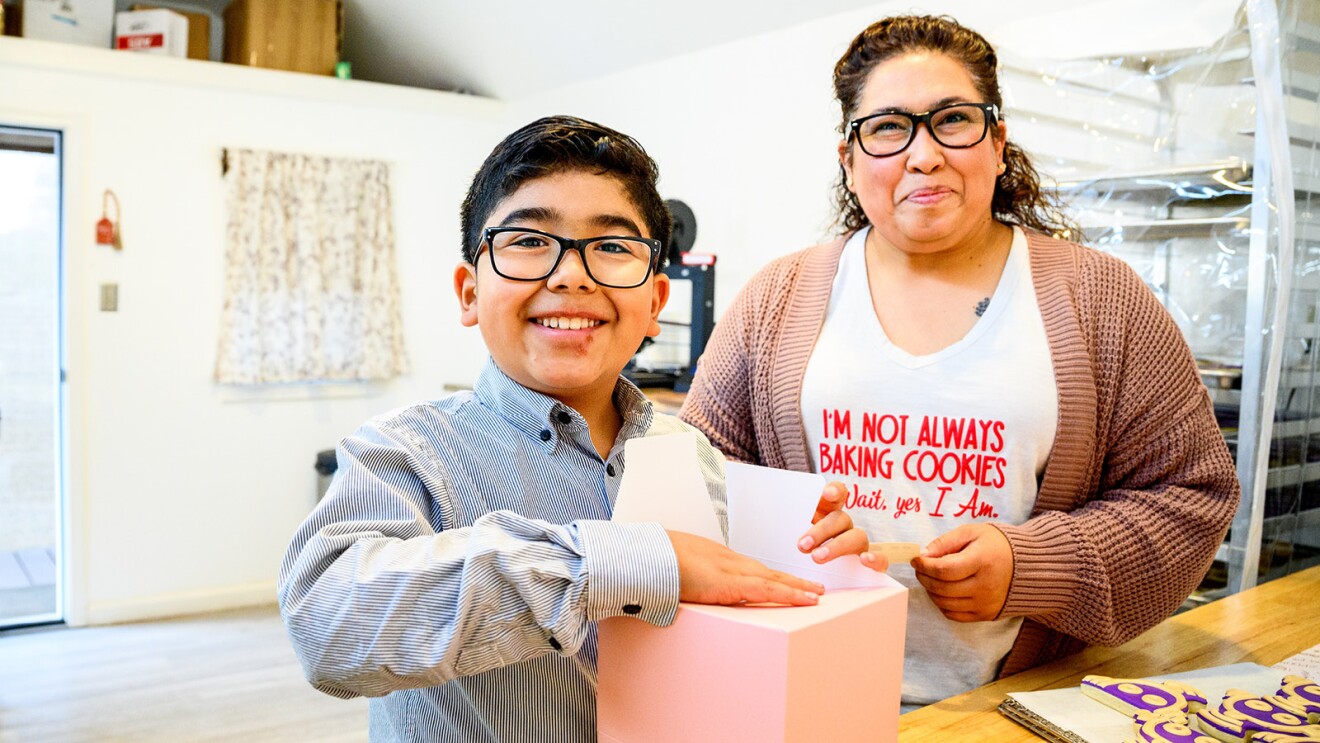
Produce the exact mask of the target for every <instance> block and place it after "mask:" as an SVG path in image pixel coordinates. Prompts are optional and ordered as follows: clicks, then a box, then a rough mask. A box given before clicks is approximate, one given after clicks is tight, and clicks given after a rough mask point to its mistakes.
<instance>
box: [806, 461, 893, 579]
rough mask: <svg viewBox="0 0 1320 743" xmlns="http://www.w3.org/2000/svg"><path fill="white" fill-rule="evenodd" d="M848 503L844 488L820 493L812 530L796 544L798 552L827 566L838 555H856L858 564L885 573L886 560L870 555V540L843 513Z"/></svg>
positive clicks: (833, 485) (833, 487) (839, 485)
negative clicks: (858, 558) (859, 561)
mask: <svg viewBox="0 0 1320 743" xmlns="http://www.w3.org/2000/svg"><path fill="white" fill-rule="evenodd" d="M847 502H848V487H847V486H846V485H844V484H843V483H841V482H832V483H830V484H828V485H826V486H825V490H823V491H822V492H821V496H820V502H818V503H817V504H816V513H815V514H814V515H813V516H812V517H811V523H812V527H811V528H810V529H807V533H806V534H803V535H802V538H801V539H799V540H798V543H797V547H798V550H800V551H801V552H804V553H810V554H811V559H812V560H815V561H816V562H818V563H824V562H829V561H830V560H833V559H834V558H836V557H839V556H841V555H860V556H861V557H860V559H861V561H862V564H863V565H865V566H866V567H868V568H871V569H872V570H875V571H877V572H881V573H883V572H884V571H886V570H888V569H889V560H888V558H886V557H885V556H884V555H883V554H882V553H880V552H872V551H871V549H870V548H871V540H870V537H868V536H867V534H866V532H865V531H862V530H861V529H858V528H856V527H854V526H853V522H852V517H851V516H849V515H848V514H846V513H844V511H843V507H844V505H845V504H846V503H847Z"/></svg>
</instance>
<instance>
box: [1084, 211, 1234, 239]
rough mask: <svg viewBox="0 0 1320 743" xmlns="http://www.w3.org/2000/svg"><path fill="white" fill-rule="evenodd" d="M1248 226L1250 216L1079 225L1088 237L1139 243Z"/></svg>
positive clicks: (1232, 230)
mask: <svg viewBox="0 0 1320 743" xmlns="http://www.w3.org/2000/svg"><path fill="white" fill-rule="evenodd" d="M1249 227H1251V219H1250V218H1249V217H1248V216H1246V215H1242V216H1236V217H1206V218H1201V219H1194V218H1173V219H1150V220H1140V221H1132V222H1120V223H1116V224H1090V225H1083V226H1082V234H1083V235H1085V236H1086V237H1087V239H1089V240H1098V239H1100V238H1101V237H1110V236H1117V235H1120V234H1121V235H1122V236H1123V237H1124V239H1125V240H1130V241H1133V242H1143V241H1150V240H1168V239H1170V238H1174V237H1183V236H1186V235H1207V234H1211V233H1214V232H1217V231H1219V230H1223V229H1227V230H1229V231H1231V232H1236V233H1239V234H1244V233H1245V231H1246V230H1247V229H1248V228H1249Z"/></svg>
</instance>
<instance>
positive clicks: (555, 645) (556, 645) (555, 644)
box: [550, 637, 564, 650]
mask: <svg viewBox="0 0 1320 743" xmlns="http://www.w3.org/2000/svg"><path fill="white" fill-rule="evenodd" d="M550 647H552V648H554V649H555V650H563V649H564V646H563V645H560V644H559V641H558V640H556V639H555V638H553V637H551V638H550Z"/></svg>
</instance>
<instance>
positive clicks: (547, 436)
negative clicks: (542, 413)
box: [541, 428, 554, 441]
mask: <svg viewBox="0 0 1320 743" xmlns="http://www.w3.org/2000/svg"><path fill="white" fill-rule="evenodd" d="M552 436H554V434H553V433H550V429H548V428H547V429H545V430H544V431H542V432H541V440H542V441H549V440H550V437H552Z"/></svg>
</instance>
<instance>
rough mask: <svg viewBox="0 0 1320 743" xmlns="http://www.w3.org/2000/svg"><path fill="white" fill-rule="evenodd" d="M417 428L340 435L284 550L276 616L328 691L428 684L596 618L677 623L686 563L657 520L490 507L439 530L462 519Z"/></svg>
mask: <svg viewBox="0 0 1320 743" xmlns="http://www.w3.org/2000/svg"><path fill="white" fill-rule="evenodd" d="M410 439H412V437H411V436H410V435H409V434H408V433H407V432H406V431H403V430H398V429H389V428H386V427H382V426H372V425H368V426H366V427H364V428H363V429H361V430H360V431H358V433H357V434H356V435H354V436H352V437H350V438H348V439H345V440H344V441H343V442H342V444H341V446H340V450H339V466H340V471H339V472H338V473H337V475H336V479H335V483H334V486H333V487H332V490H331V492H330V493H329V494H328V496H327V498H326V500H325V501H324V502H323V503H322V504H321V505H320V507H318V508H317V509H316V511H315V512H314V513H313V514H312V515H311V516H310V517H309V518H308V520H307V521H306V522H305V523H304V524H303V525H302V526H301V527H300V528H299V530H298V532H297V534H296V535H295V536H294V539H293V543H292V544H291V546H290V548H289V551H288V553H287V554H286V556H285V560H284V564H283V566H282V568H281V571H280V586H279V588H280V591H279V598H280V607H281V612H282V614H283V616H284V621H285V625H286V627H287V628H288V632H289V635H290V638H291V639H292V641H293V645H294V648H295V650H296V651H297V654H298V656H299V659H300V660H301V662H302V664H303V668H304V671H305V673H306V674H307V677H308V680H309V681H310V682H311V683H312V684H313V685H314V686H316V687H317V688H318V689H320V690H321V691H324V692H326V693H328V694H331V695H334V696H341V697H350V696H356V695H367V696H379V695H383V694H387V693H389V692H391V691H395V690H398V689H404V688H415V687H423V686H433V685H436V684H440V683H444V682H445V681H448V680H450V679H453V678H455V677H459V676H466V675H472V674H476V673H481V672H483V671H488V670H491V669H494V668H498V667H501V666H505V665H509V664H512V663H517V662H519V661H524V660H528V659H530V658H534V657H536V656H539V655H544V654H546V653H550V652H559V653H561V654H563V655H571V654H574V653H576V652H577V650H578V649H579V647H581V645H582V643H583V641H584V640H585V638H586V636H587V632H588V627H589V625H588V622H589V621H595V620H599V619H603V618H605V617H609V616H616V615H621V614H630V615H633V616H636V617H637V618H639V619H642V620H644V621H647V622H650V623H652V624H657V625H664V624H668V623H669V622H671V621H672V620H673V617H674V613H675V611H676V608H677V605H678V593H679V572H678V565H677V562H676V559H675V555H674V550H673V549H672V547H671V546H670V542H669V539H668V537H667V536H666V534H665V532H664V530H663V529H661V528H660V527H659V526H658V525H656V524H614V523H610V522H602V521H579V522H575V523H571V524H566V525H557V524H552V523H548V522H545V521H540V520H536V519H531V518H527V517H524V516H521V515H519V514H517V513H513V512H511V511H494V512H491V513H487V514H485V515H484V516H482V517H480V518H478V519H476V521H475V522H474V523H473V524H472V525H471V526H469V527H464V528H461V529H444V528H443V525H444V524H451V523H454V521H453V518H452V517H453V514H452V513H445V511H446V510H447V509H450V508H453V501H452V500H451V499H450V498H449V495H450V493H449V487H450V485H449V481H448V479H447V477H446V475H445V473H444V472H443V470H442V468H441V466H440V464H439V462H438V461H437V459H436V457H435V456H434V454H433V453H430V452H428V451H426V449H425V448H424V447H423V446H421V445H420V442H418V441H415V440H410ZM432 493H435V496H434V497H433V496H432Z"/></svg>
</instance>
